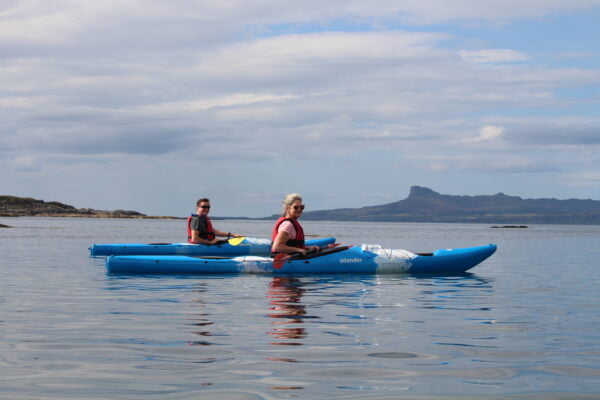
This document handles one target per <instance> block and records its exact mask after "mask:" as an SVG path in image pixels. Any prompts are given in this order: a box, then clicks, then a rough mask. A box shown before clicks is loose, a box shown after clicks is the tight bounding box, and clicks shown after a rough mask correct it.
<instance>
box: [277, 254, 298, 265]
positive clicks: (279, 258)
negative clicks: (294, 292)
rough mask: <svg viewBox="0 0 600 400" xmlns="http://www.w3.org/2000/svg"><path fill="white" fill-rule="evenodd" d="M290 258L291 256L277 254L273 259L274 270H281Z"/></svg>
mask: <svg viewBox="0 0 600 400" xmlns="http://www.w3.org/2000/svg"><path fill="white" fill-rule="evenodd" d="M295 254H298V253H295ZM290 258H292V255H291V254H276V255H275V257H273V268H275V269H281V267H283V263H285V262H286V261H287V260H289V259H290Z"/></svg>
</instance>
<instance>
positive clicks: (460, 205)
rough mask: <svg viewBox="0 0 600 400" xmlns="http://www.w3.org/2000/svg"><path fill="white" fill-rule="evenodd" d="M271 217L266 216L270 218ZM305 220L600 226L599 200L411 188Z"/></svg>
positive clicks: (308, 214) (311, 213)
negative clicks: (398, 196)
mask: <svg viewBox="0 0 600 400" xmlns="http://www.w3.org/2000/svg"><path fill="white" fill-rule="evenodd" d="M273 217H274V216H271V217H268V218H269V219H272V218H273ZM302 219H303V220H305V221H323V220H329V221H357V222H360V221H371V222H460V223H485V224H498V225H500V224H501V225H509V224H515V225H518V226H519V227H520V226H525V225H526V224H573V225H598V224H600V201H597V200H579V199H568V200H558V199H523V198H521V197H518V196H509V195H506V194H504V193H498V194H495V195H478V196H456V195H447V194H440V193H438V192H435V191H433V190H431V189H429V188H426V187H422V186H412V187H411V188H410V193H409V195H408V197H407V198H406V199H403V200H399V201H395V202H392V203H387V204H382V205H376V206H368V207H362V208H339V209H333V210H319V211H306V212H305V213H304V214H303V215H302Z"/></svg>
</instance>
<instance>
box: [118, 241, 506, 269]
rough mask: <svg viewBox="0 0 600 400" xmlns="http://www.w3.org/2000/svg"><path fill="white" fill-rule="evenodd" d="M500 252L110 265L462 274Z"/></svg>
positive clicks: (125, 259) (156, 259)
mask: <svg viewBox="0 0 600 400" xmlns="http://www.w3.org/2000/svg"><path fill="white" fill-rule="evenodd" d="M495 251H496V245H494V244H490V245H487V246H479V247H469V248H462V249H446V250H436V251H434V252H433V253H411V252H410V251H406V250H391V249H383V248H381V246H375V245H362V246H352V247H348V246H343V247H334V248H330V249H326V250H323V251H321V252H320V253H318V254H316V255H309V256H305V257H290V256H289V255H280V256H277V257H275V258H270V257H260V256H238V257H206V256H203V257H190V256H111V257H108V258H107V259H106V270H107V272H108V273H109V274H271V275H311V274H316V275H320V274H386V273H388V274H389V273H409V274H457V273H463V272H465V271H467V270H469V269H471V268H473V267H474V266H476V265H477V264H479V263H481V262H482V261H483V260H485V259H486V258H488V257H489V256H491V255H492V254H493V253H494V252H495Z"/></svg>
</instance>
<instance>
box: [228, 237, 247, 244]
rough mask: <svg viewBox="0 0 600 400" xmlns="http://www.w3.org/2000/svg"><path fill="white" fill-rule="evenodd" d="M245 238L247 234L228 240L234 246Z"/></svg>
mask: <svg viewBox="0 0 600 400" xmlns="http://www.w3.org/2000/svg"><path fill="white" fill-rule="evenodd" d="M245 239H246V237H245V236H242V237H234V238H231V239H229V240H228V241H227V242H228V243H229V244H230V245H232V246H237V245H238V244H240V243H242V242H243V241H244V240H245Z"/></svg>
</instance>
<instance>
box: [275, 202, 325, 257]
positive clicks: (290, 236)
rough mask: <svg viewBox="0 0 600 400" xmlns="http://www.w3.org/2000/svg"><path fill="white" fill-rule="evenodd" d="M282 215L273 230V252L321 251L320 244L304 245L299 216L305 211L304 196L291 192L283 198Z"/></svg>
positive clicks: (303, 253) (301, 252) (304, 253)
mask: <svg viewBox="0 0 600 400" xmlns="http://www.w3.org/2000/svg"><path fill="white" fill-rule="evenodd" d="M282 203H283V209H282V213H281V214H282V215H281V217H280V218H279V219H278V220H277V221H276V222H275V225H274V226H273V231H272V232H271V240H272V241H273V244H272V245H271V253H272V254H290V253H300V254H302V255H306V253H307V252H309V251H319V247H318V246H308V247H307V246H305V245H304V230H303V229H302V226H301V225H300V223H299V222H298V218H300V216H301V215H302V211H304V204H302V197H300V195H299V194H298V193H291V194H288V195H287V196H285V198H284V199H283V202H282Z"/></svg>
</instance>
